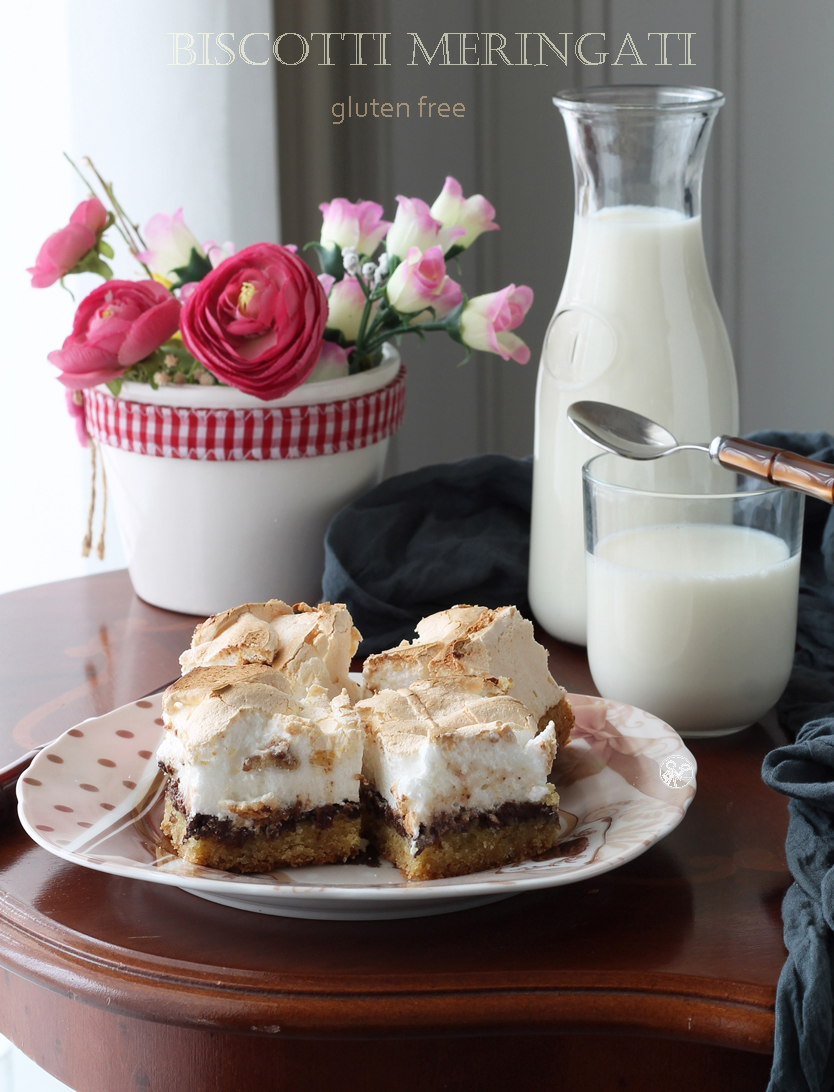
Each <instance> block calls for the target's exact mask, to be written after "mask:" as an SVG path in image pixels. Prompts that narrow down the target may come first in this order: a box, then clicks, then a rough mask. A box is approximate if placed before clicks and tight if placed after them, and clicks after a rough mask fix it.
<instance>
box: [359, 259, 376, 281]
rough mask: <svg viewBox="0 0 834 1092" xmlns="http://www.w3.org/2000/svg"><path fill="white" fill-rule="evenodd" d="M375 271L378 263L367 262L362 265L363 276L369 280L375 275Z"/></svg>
mask: <svg viewBox="0 0 834 1092" xmlns="http://www.w3.org/2000/svg"><path fill="white" fill-rule="evenodd" d="M374 273H376V263H375V262H365V264H364V265H363V266H362V276H363V277H364V278H365V280H366V281H369V280H370V279H371V277H373V275H374Z"/></svg>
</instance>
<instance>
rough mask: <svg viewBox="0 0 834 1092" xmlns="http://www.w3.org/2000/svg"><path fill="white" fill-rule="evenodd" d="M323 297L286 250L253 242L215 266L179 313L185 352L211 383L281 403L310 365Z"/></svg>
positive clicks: (319, 331) (314, 358) (322, 314)
mask: <svg viewBox="0 0 834 1092" xmlns="http://www.w3.org/2000/svg"><path fill="white" fill-rule="evenodd" d="M326 321H327V297H326V295H325V293H324V289H323V288H322V286H321V285H320V284H319V282H318V280H317V278H316V276H315V274H314V273H313V271H312V270H311V269H310V267H309V266H308V265H306V264H305V263H304V262H303V261H302V260H301V259H300V258H299V257H297V256H296V255H295V254H294V253H293V252H292V251H291V250H290V249H289V248H288V247H283V246H276V245H275V244H274V243H256V244H255V245H254V246H249V247H246V249H245V250H241V251H240V252H239V253H238V254H234V255H232V257H230V258H227V259H226V260H225V261H224V262H221V264H220V265H219V266H217V268H216V269H213V270H212V271H211V273H209V274H208V275H207V276H206V277H204V278H203V280H201V281H200V283H199V284H198V285H197V287H196V288H195V289H194V291H193V292H192V293H191V295H190V296H189V297H188V299H187V300H186V301H185V304H184V306H183V309H182V318H181V321H180V329H181V331H182V339H183V341H184V342H185V345H186V348H187V349H188V351H189V352H190V353H191V354H192V356H194V357H195V358H196V359H197V360H199V362H200V363H201V364H202V365H203V366H204V367H205V368H207V369H208V371H210V372H211V373H212V375H214V376H215V377H216V378H217V379H219V380H221V381H222V382H223V383H228V384H229V386H231V387H236V388H237V389H238V390H240V391H243V392H244V393H246V394H252V395H254V396H255V397H256V398H261V399H263V400H264V401H267V400H268V399H271V398H282V397H283V396H284V395H285V394H287V393H288V392H289V391H291V390H293V389H294V388H295V387H297V386H298V385H299V384H300V383H303V382H304V380H305V379H306V378H307V376H308V375H309V374H310V372H311V371H312V370H313V368H314V367H315V365H316V361H317V360H318V358H319V353H320V352H321V337H322V333H323V331H324V325H325V322H326Z"/></svg>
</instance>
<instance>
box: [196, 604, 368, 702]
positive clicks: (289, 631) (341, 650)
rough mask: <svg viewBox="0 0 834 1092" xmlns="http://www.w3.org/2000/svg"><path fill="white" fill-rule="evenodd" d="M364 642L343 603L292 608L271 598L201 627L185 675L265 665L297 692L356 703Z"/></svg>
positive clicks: (208, 619) (302, 605) (214, 618)
mask: <svg viewBox="0 0 834 1092" xmlns="http://www.w3.org/2000/svg"><path fill="white" fill-rule="evenodd" d="M360 640H361V638H360V636H359V632H358V631H357V630H356V628H355V627H354V625H353V620H352V619H351V616H350V614H349V613H348V611H347V609H346V608H345V606H344V605H343V604H342V603H321V604H320V605H319V606H317V607H309V606H308V605H307V604H306V603H296V604H295V606H292V607H291V606H289V605H288V604H287V603H283V602H281V600H280V599H270V600H269V601H268V602H266V603H244V604H243V605H242V606H240V607H233V608H232V609H231V610H226V611H223V613H222V614H215V615H214V616H213V617H211V618H207V619H206V621H205V622H201V623H200V625H199V626H197V628H196V629H195V630H194V636H193V637H192V639H191V648H189V649H188V650H187V651H186V652H183V654H182V656H180V664H181V666H182V671H183V674H185V672H186V671H190V670H191V668H193V667H219V666H237V667H240V666H242V665H243V664H264V665H267V666H269V667H274V668H275V669H276V670H278V671H280V672H281V673H282V674H283V675H284V676H286V678H287V679H288V680H289V681H290V683H291V684H292V686H293V689H294V691H296V692H297V693H301V694H303V693H305V692H306V690H307V688H308V687H310V686H312V685H313V684H318V685H319V686H324V688H325V689H326V690H327V692H328V694H329V695H330V697H331V698H333V697H336V695H337V694H340V693H341V692H342V690H347V692H348V695H349V697H350V699H351V701H355V700H356V698H357V697H358V696H359V693H358V688H357V685H356V683H355V682H354V681H353V679H351V678H350V677H349V675H348V672H349V670H350V661H351V659H352V658H353V657H354V656H355V655H356V649H357V648H358V647H359V641H360Z"/></svg>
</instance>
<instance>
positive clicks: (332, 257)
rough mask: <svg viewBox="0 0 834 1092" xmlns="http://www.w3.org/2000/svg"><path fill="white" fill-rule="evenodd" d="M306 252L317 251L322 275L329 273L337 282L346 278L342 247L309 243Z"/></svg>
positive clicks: (305, 247) (305, 248)
mask: <svg viewBox="0 0 834 1092" xmlns="http://www.w3.org/2000/svg"><path fill="white" fill-rule="evenodd" d="M303 249H304V250H315V252H316V254H317V255H318V259H319V265H320V266H321V271H322V273H329V274H330V276H331V277H335V278H336V280H337V281H340V280H342V279H343V278H344V275H345V267H344V264H343V263H342V248H341V247H340V246H332V247H327V246H322V245H321V243H307V244H306V245H305V246H304V248H303Z"/></svg>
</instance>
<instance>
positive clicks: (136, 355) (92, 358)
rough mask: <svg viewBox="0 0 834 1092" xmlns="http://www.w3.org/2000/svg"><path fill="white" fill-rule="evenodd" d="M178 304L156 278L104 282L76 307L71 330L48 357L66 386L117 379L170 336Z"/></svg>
mask: <svg viewBox="0 0 834 1092" xmlns="http://www.w3.org/2000/svg"><path fill="white" fill-rule="evenodd" d="M179 318H180V303H179V300H176V299H175V298H174V297H173V296H172V295H171V293H170V292H169V291H168V290H167V289H166V288H163V286H162V285H161V284H157V282H156V281H116V280H113V281H107V282H106V284H102V285H100V286H99V287H98V288H94V289H93V291H92V292H91V293H90V294H89V296H87V297H86V298H85V299H83V300H82V301H81V303H80V304H79V305H78V310H77V311H76V312H75V319H74V320H73V324H72V333H71V334H70V335H69V337H68V338H67V339H66V341H65V342H64V344H63V346H62V347H61V348H60V349H56V350H55V351H54V352H52V353H50V354H49V361H50V363H51V364H54V365H55V367H56V368H60V369H61V372H62V373H63V374H61V375H59V376H58V378H59V379H60V381H61V382H62V383H63V384H64V386H65V387H69V388H70V389H71V390H82V389H83V388H85V387H94V386H95V385H96V384H97V383H107V382H109V381H110V380H111V379H118V378H119V376H120V375H123V374H124V373H125V371H127V369H128V368H129V367H131V365H133V364H138V363H139V361H140V360H144V359H145V357H146V356H150V354H151V353H152V352H153V351H154V350H155V349H158V348H159V347H160V345H162V344H163V343H164V342H166V341H167V340H168V338H170V337H172V336H173V335H174V334H175V333H176V331H177V327H178V326H179Z"/></svg>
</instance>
